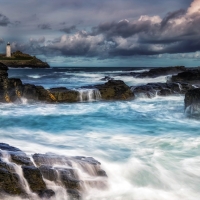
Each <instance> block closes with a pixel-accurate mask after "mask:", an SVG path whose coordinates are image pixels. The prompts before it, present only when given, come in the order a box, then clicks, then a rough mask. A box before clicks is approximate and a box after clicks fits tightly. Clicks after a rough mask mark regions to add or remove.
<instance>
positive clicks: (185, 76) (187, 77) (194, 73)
mask: <svg viewBox="0 0 200 200" xmlns="http://www.w3.org/2000/svg"><path fill="white" fill-rule="evenodd" d="M171 81H172V82H178V81H181V82H187V83H193V84H200V69H199V68H197V69H188V70H187V71H185V72H182V73H179V74H177V75H176V76H172V77H171Z"/></svg>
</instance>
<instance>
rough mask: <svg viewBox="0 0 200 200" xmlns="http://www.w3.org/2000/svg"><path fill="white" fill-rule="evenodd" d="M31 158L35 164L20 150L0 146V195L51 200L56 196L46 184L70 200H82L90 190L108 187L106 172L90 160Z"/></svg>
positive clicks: (40, 156) (0, 144) (50, 157)
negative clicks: (61, 189) (55, 188)
mask: <svg viewBox="0 0 200 200" xmlns="http://www.w3.org/2000/svg"><path fill="white" fill-rule="evenodd" d="M32 159H33V160H34V163H35V164H36V165H34V164H33V162H32V161H31V159H30V157H29V156H27V155H26V154H25V153H24V152H22V151H21V150H20V149H18V148H15V147H12V146H9V145H8V144H5V143H0V196H7V197H8V196H10V195H12V197H13V196H19V197H26V198H27V199H43V198H45V199H49V198H51V199H54V196H55V197H56V195H58V194H57V191H56V190H55V191H53V190H52V189H51V188H49V185H48V183H49V182H48V181H50V182H52V183H54V184H55V185H57V186H56V187H60V188H63V189H64V190H65V191H66V193H67V195H68V196H69V197H70V199H81V198H82V197H83V196H84V195H86V193H87V192H88V191H87V190H88V189H89V188H90V189H92V188H96V189H97V190H98V189H99V190H102V189H105V188H106V187H107V175H106V172H105V171H104V170H102V169H101V163H100V162H98V161H97V160H95V159H94V158H92V157H83V156H76V157H68V156H59V155H56V154H34V155H33V156H32ZM56 166H57V167H56ZM47 180H48V181H47ZM50 185H52V184H50ZM35 195H36V196H37V198H36V196H35ZM5 199H6V197H5ZM56 199H57V198H56Z"/></svg>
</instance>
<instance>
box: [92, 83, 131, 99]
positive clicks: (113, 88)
mask: <svg viewBox="0 0 200 200" xmlns="http://www.w3.org/2000/svg"><path fill="white" fill-rule="evenodd" d="M95 88H97V89H98V90H99V91H100V93H101V97H102V99H105V100H128V99H131V98H134V94H133V92H132V91H131V89H130V87H129V86H127V85H126V84H125V83H124V82H123V81H121V80H110V81H108V82H107V83H105V84H102V85H96V86H95Z"/></svg>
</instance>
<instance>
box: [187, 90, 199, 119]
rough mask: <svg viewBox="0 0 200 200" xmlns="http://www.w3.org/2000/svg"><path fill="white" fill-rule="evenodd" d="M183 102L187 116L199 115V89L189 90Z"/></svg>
mask: <svg viewBox="0 0 200 200" xmlns="http://www.w3.org/2000/svg"><path fill="white" fill-rule="evenodd" d="M184 101H185V110H186V113H187V114H189V115H200V88H196V89H192V90H189V91H188V92H187V93H186V94H185V100H184Z"/></svg>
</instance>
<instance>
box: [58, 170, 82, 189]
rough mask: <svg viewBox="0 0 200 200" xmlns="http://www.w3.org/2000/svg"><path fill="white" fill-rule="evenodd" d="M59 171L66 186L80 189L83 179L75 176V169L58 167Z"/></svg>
mask: <svg viewBox="0 0 200 200" xmlns="http://www.w3.org/2000/svg"><path fill="white" fill-rule="evenodd" d="M58 172H59V174H60V178H61V181H62V183H63V184H64V186H65V187H66V188H69V189H77V190H80V182H81V181H80V180H78V179H77V178H78V177H76V176H75V173H74V170H73V169H67V168H62V169H59V168H58Z"/></svg>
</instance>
